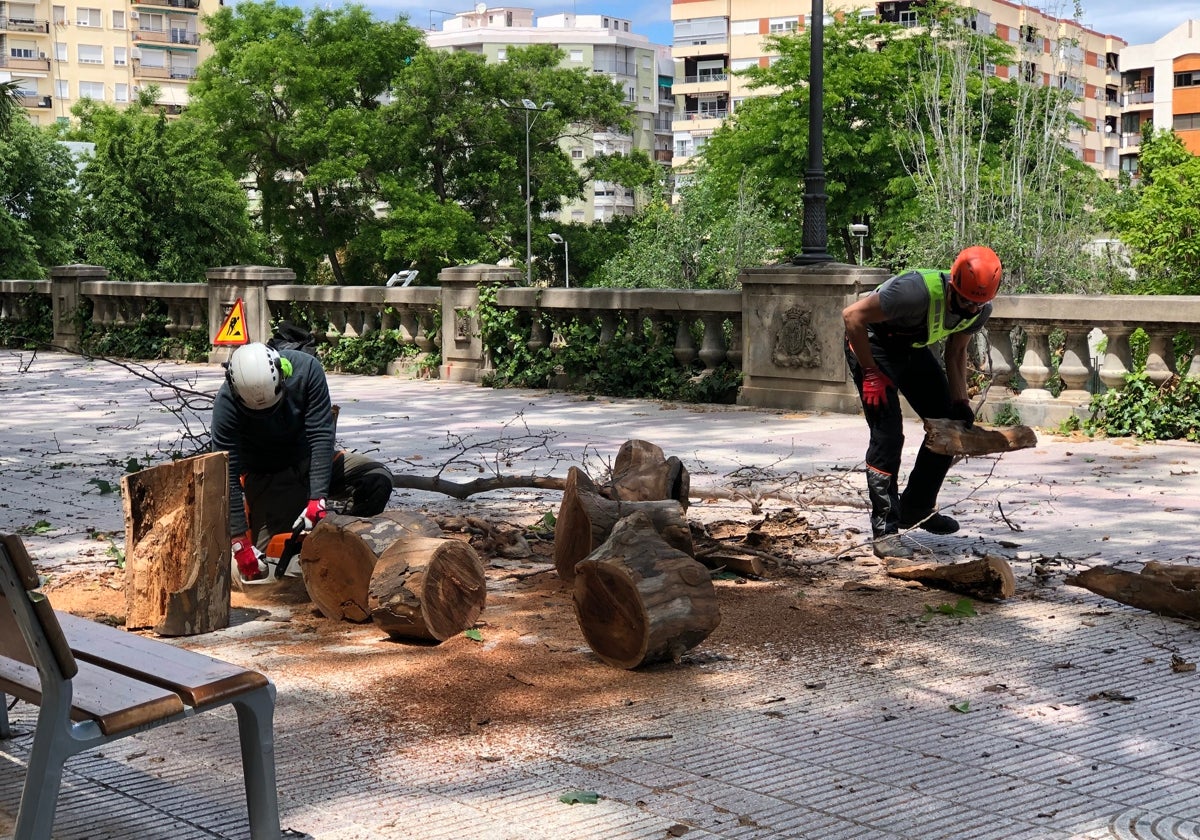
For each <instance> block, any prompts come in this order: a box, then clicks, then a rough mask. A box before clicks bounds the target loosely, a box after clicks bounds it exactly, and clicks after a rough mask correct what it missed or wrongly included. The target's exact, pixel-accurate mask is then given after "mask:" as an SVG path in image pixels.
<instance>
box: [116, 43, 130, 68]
mask: <svg viewBox="0 0 1200 840" xmlns="http://www.w3.org/2000/svg"><path fill="white" fill-rule="evenodd" d="M128 63H129V49H128V48H127V47H113V64H114V65H115V66H117V67H124V66H125V65H126V64H128Z"/></svg>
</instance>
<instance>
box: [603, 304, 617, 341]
mask: <svg viewBox="0 0 1200 840" xmlns="http://www.w3.org/2000/svg"><path fill="white" fill-rule="evenodd" d="M619 324H620V317H619V316H618V314H617V313H616V312H615V311H613V310H611V309H606V310H604V311H603V312H601V313H600V343H601V344H608V343H609V342H610V341H612V340H613V338H615V337H616V335H617V326H618V325H619Z"/></svg>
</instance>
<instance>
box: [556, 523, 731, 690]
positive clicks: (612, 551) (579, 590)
mask: <svg viewBox="0 0 1200 840" xmlns="http://www.w3.org/2000/svg"><path fill="white" fill-rule="evenodd" d="M575 569H576V575H575V583H574V603H575V616H576V618H577V619H578V620H579V628H580V630H582V631H583V636H584V639H585V640H586V641H587V643H588V645H589V646H590V647H591V648H592V650H593V651H595V653H596V655H597V656H599V657H600V658H601V659H603V660H604V661H605V662H607V663H608V664H609V665H612V666H614V667H616V668H636V667H638V666H639V665H646V664H650V663H653V662H659V661H663V660H667V659H670V660H674V661H675V662H678V661H679V658H680V657H681V656H682V655H683V654H684V653H685V652H686V651H688V650H690V649H691V648H693V647H695V646H696V645H698V644H700V642H702V641H704V639H706V638H707V637H708V635H709V634H710V633H711V632H712V631H713V630H714V629H715V628H716V627H717V625H718V624H720V622H721V613H720V609H719V607H718V605H717V595H716V589H715V588H714V587H713V584H712V578H711V577H710V576H709V573H708V570H707V569H706V568H704V566H702V565H701V564H700V563H698V562H696V561H695V560H693V559H692V558H691V557H690V556H689V555H688V554H686V553H684V552H682V551H679V550H678V549H676V548H673V547H672V546H670V545H668V544H667V542H666V541H664V540H663V538H662V536H661V535H660V534H659V533H658V531H657V529H656V527H655V525H654V523H653V522H652V521H651V519H650V517H649V515H647V513H646V512H644V511H638V512H635V513H633V514H630V515H629V516H626V517H624V518H622V519H621V520H620V521H619V522H617V523H616V525H614V527H613V528H612V533H611V534H610V536H609V537H608V539H607V540H606V541H605V542H604V543H603V544H602V545H601V546H599V547H598V548H597V549H596V550H595V551H593V552H592V553H591V554H589V555H588V556H587V558H585V559H584V560H582V561H580V563H579V564H578V565H577V566H576V567H575Z"/></svg>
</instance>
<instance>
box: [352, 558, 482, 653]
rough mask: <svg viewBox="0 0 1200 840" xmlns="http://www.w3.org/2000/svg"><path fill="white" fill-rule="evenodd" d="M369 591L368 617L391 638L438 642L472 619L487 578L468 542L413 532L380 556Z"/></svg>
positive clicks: (473, 619)
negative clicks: (414, 533) (420, 535)
mask: <svg viewBox="0 0 1200 840" xmlns="http://www.w3.org/2000/svg"><path fill="white" fill-rule="evenodd" d="M368 594H369V604H370V607H371V618H373V619H375V623H376V624H378V625H379V627H380V628H381V629H383V630H384V631H385V632H386V633H387V634H388V635H389V636H391V637H392V638H415V639H433V640H434V641H438V642H441V641H445V640H446V639H448V638H450V637H451V636H454V635H456V634H458V633H461V632H462V631H463V630H466V629H468V628H469V627H471V626H473V625H474V624H475V620H476V619H478V618H479V614H480V613H481V612H483V605H484V601H485V600H486V598H487V581H486V578H485V577H484V572H483V562H482V561H481V560H480V559H479V555H478V554H476V553H475V549H473V548H471V546H470V545H468V544H467V543H465V542H462V541H461V540H451V539H442V538H440V537H439V538H435V537H411V538H408V539H404V540H400V541H397V542H395V543H393V544H392V545H390V546H388V548H387V550H386V551H384V552H383V553H382V554H381V555H380V557H379V562H378V563H376V564H375V572H374V573H373V574H372V575H371V586H370V590H369V593H368Z"/></svg>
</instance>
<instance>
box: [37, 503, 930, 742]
mask: <svg viewBox="0 0 1200 840" xmlns="http://www.w3.org/2000/svg"><path fill="white" fill-rule="evenodd" d="M443 524H445V523H443ZM711 532H712V533H713V534H714V535H717V536H719V539H718V540H713V541H712V544H713V545H719V546H720V547H722V548H724V549H726V553H732V552H731V551H730V550H729V547H730V546H736V545H739V544H740V545H746V544H748V543H751V542H752V543H753V544H754V545H755V547H756V548H755V550H756V551H759V552H761V555H767V556H768V557H769V558H773V559H772V561H771V562H769V564H768V565H769V566H770V568H769V569H768V571H767V573H766V574H765V575H764V576H763V577H762V578H761V579H749V578H748V577H737V576H734V575H730V574H728V573H718V574H716V577H715V585H716V589H717V595H718V603H719V606H720V611H721V623H720V625H719V626H718V627H717V628H716V630H715V631H713V633H712V634H711V635H710V636H709V637H708V639H706V640H705V641H704V642H702V643H701V644H700V645H699V646H697V647H696V648H694V649H693V650H691V651H690V652H689V653H687V654H686V655H685V656H684V658H683V660H682V662H681V663H678V664H674V663H664V664H660V665H653V666H648V667H643V668H640V669H638V670H636V671H627V670H622V669H619V668H614V667H612V666H610V665H608V664H605V663H604V662H603V661H602V660H601V659H600V658H599V657H597V656H596V655H595V654H593V653H592V652H591V650H590V649H589V648H588V646H587V644H586V643H585V641H584V638H583V634H582V632H581V631H580V628H579V625H578V623H577V621H576V618H575V613H574V608H573V604H572V598H571V591H570V589H569V588H568V587H566V586H564V585H563V584H562V582H561V581H560V579H559V578H558V575H557V574H556V572H555V571H554V566H553V560H552V546H551V543H550V541H549V539H548V538H547V537H546V536H539V535H538V534H537V533H536V532H535V531H534V530H532V529H531V530H528V531H526V532H525V533H524V534H523V535H522V536H524V537H525V538H526V541H527V543H528V545H529V547H530V551H529V553H528V556H526V557H523V558H519V559H515V560H514V559H511V558H506V557H499V556H496V555H494V554H490V553H489V552H490V550H491V549H492V547H493V546H494V544H495V541H494V539H493V538H494V536H495V533H494V532H493V534H492V535H490V536H487V535H481V534H478V533H476V534H458V535H457V536H459V538H464V539H465V538H468V537H469V538H470V540H471V542H472V544H473V545H474V546H475V547H476V549H477V550H478V551H479V553H480V556H481V558H482V560H483V562H484V565H485V567H486V569H487V577H488V601H487V606H486V608H485V610H484V612H483V615H482V616H481V620H480V621H479V622H478V624H477V625H476V627H477V629H478V630H479V634H478V635H479V636H480V639H479V640H478V641H476V640H473V639H471V638H468V637H467V636H466V635H463V634H460V635H458V636H455V637H453V638H450V639H448V640H446V641H444V642H442V643H441V644H433V643H421V642H405V641H388V640H386V639H384V638H383V637H382V636H381V634H380V632H379V631H378V630H377V629H375V628H374V627H373V626H372V625H371V624H369V623H368V624H366V625H355V624H351V623H348V622H341V621H332V620H329V619H326V618H324V617H322V616H321V615H320V614H319V613H318V612H317V611H316V610H315V608H313V607H312V605H311V603H310V602H308V600H307V597H306V593H304V591H303V587H302V583H301V582H300V581H299V580H298V579H295V581H294V582H293V583H292V584H291V585H290V586H289V585H281V586H279V587H275V588H268V587H255V588H252V589H251V590H250V591H249V592H247V593H240V592H234V593H233V596H232V606H233V607H234V609H235V610H245V611H254V610H260V611H261V610H262V609H263V608H265V607H290V608H291V617H290V619H288V620H286V621H279V622H272V623H270V624H269V625H267V629H265V630H264V632H263V633H262V634H260V635H257V636H256V637H255V641H256V642H258V643H268V644H270V645H271V646H272V649H273V651H274V653H275V654H278V655H279V656H280V657H282V658H283V660H284V661H285V662H286V663H287V664H286V667H287V668H288V669H289V670H290V671H291V672H292V674H291V675H292V676H296V677H304V678H308V679H310V680H311V681H312V682H313V683H315V684H322V685H330V686H332V685H336V686H338V687H339V688H341V687H344V689H345V691H346V692H349V693H351V694H353V695H354V697H353V703H348V704H347V706H346V707H347V708H353V709H355V710H356V712H355V715H354V716H355V717H356V718H357V719H358V720H357V721H356V722H358V723H360V724H362V726H363V727H364V731H365V730H367V729H369V730H371V731H374V732H376V733H379V732H384V731H386V732H389V733H394V734H396V735H397V736H400V735H410V736H411V735H418V736H419V735H426V736H428V735H441V734H461V735H466V734H470V733H472V732H476V731H479V730H480V729H481V728H483V727H487V728H488V729H489V730H492V731H494V730H495V729H497V728H500V727H502V726H504V725H506V724H512V725H536V723H537V722H538V721H539V720H547V719H551V718H556V717H559V716H562V715H569V714H574V713H578V712H580V711H582V710H585V709H593V708H605V707H616V706H621V705H629V704H631V703H634V702H639V701H640V700H642V699H645V698H647V697H651V696H653V695H654V694H656V693H658V692H667V691H671V692H679V691H681V690H682V691H687V690H689V684H690V683H691V682H693V681H696V680H699V679H700V678H701V676H702V675H701V674H700V671H701V670H702V669H701V668H698V667H696V666H697V665H704V664H706V663H712V662H714V661H721V660H738V659H746V660H750V661H755V662H762V661H773V660H775V661H780V662H783V661H788V660H791V659H793V658H796V659H802V658H803V657H806V656H810V655H812V654H813V653H814V652H821V653H833V654H834V655H841V654H843V653H844V655H845V656H846V657H847V659H848V661H854V659H855V658H858V659H861V658H862V657H864V656H870V655H872V654H874V653H876V652H878V651H879V650H880V649H881V648H885V647H886V646H887V644H888V643H889V641H891V640H894V639H897V638H901V637H903V636H905V635H906V634H909V633H911V632H914V631H913V629H912V628H913V621H912V619H914V618H915V617H917V616H919V615H920V614H921V613H922V612H923V610H924V609H925V606H926V605H928V604H931V603H938V602H939V601H944V600H947V598H946V596H945V594H944V593H931V592H930V591H928V590H925V589H924V588H923V587H921V586H919V585H916V584H906V583H903V582H901V581H897V580H895V579H892V578H888V577H887V576H886V574H885V569H884V567H883V564H882V563H881V562H880V561H878V560H876V559H875V558H873V557H871V556H870V555H869V551H867V550H865V549H863V548H862V547H861V544H862V542H863V540H862V537H861V535H860V534H858V533H856V532H854V531H853V530H842V529H839V528H837V527H832V528H830V527H814V526H812V525H810V523H809V522H808V521H807V520H806V519H805V517H804V516H801V515H797V514H796V512H795V511H792V510H791V509H785V510H784V511H781V512H778V513H776V514H774V515H767V516H758V517H750V516H747V517H746V518H745V520H744V521H742V522H740V523H738V522H732V521H724V522H722V523H721V524H720V526H714V527H713V528H712V529H711ZM749 537H753V539H749ZM701 539H702V540H704V539H709V538H708V537H707V536H706V535H704V534H701ZM697 547H698V549H699V548H700V543H698V544H697ZM761 555H760V556H761ZM123 584H124V572H123V571H122V570H120V569H118V568H117V567H116V566H115V565H114V566H111V567H108V568H104V569H92V570H89V571H82V572H75V573H66V574H61V575H58V576H55V577H53V578H52V579H50V580H49V581H47V583H46V585H45V587H44V591H45V592H46V593H47V594H48V595H49V597H50V599H51V602H52V603H53V604H54V606H55V607H56V608H57V609H60V610H65V611H67V612H71V613H75V614H77V615H82V616H85V617H88V618H92V619H95V620H99V621H104V622H106V623H109V624H113V625H116V626H120V625H121V624H122V622H123V616H124V615H125V594H124V587H123ZM264 590H269V591H264ZM185 644H186V642H185ZM277 667H278V666H277ZM692 687H695V686H692ZM354 722H355V721H352V723H354Z"/></svg>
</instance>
